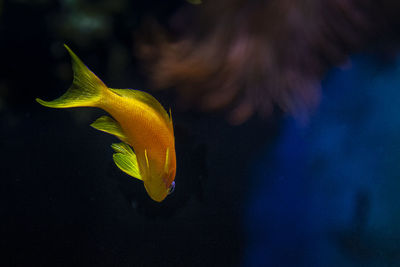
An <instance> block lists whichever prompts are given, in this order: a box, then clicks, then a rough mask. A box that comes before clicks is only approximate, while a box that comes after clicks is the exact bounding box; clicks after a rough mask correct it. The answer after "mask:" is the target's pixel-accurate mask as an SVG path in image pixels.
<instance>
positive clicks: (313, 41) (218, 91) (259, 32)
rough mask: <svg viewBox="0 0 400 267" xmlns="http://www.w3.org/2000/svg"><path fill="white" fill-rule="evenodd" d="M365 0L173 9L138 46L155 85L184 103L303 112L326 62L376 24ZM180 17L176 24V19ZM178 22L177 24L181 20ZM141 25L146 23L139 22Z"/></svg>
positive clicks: (240, 114)
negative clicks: (171, 24) (170, 24)
mask: <svg viewBox="0 0 400 267" xmlns="http://www.w3.org/2000/svg"><path fill="white" fill-rule="evenodd" d="M373 5H377V4H376V3H375V4H374V3H373V1H370V0H328V1H320V0H296V1H293V0H279V1H278V0H270V1H262V0H253V1H247V0H218V1H209V2H207V1H205V2H204V3H203V4H202V5H199V6H189V7H187V8H184V9H182V10H181V11H180V12H178V14H176V17H175V18H174V19H175V20H178V21H180V24H181V25H182V24H183V25H188V26H186V29H183V30H181V32H180V34H175V35H178V37H171V35H172V34H171V33H170V32H171V31H169V32H167V30H166V29H161V27H158V28H156V29H155V30H153V31H151V33H152V34H150V35H152V36H151V38H150V40H143V42H141V44H140V45H139V46H138V54H139V56H140V57H141V58H142V59H144V60H145V61H146V62H147V67H148V70H149V72H150V76H151V77H150V79H151V80H152V82H153V83H154V86H155V87H156V88H168V87H175V88H176V90H177V91H178V94H179V95H180V97H181V102H182V103H183V104H185V105H192V104H196V105H197V106H199V107H200V108H202V109H205V110H214V109H221V108H227V109H229V110H230V111H231V112H230V121H231V122H232V123H241V122H243V121H245V120H246V119H248V118H249V117H250V116H251V115H252V114H254V113H259V114H260V115H262V116H268V115H270V114H271V113H272V112H273V111H274V107H278V108H279V109H281V110H283V111H284V112H290V113H292V114H294V115H295V116H300V117H303V115H306V114H307V111H309V110H310V109H312V108H313V107H315V106H316V104H317V103H318V100H319V95H320V93H319V82H320V79H321V77H322V75H323V74H324V73H325V71H326V70H327V68H328V67H330V66H332V65H338V64H340V63H343V62H345V60H346V58H347V55H348V54H349V53H350V52H353V51H356V49H358V48H360V47H362V46H363V45H365V44H366V43H367V41H368V40H371V37H372V36H374V34H375V33H376V32H377V31H378V30H379V29H380V28H382V25H383V24H384V23H383V20H382V17H383V16H382V14H379V12H378V11H377V10H376V7H375V6H373ZM182 21H183V23H182ZM181 27H182V26H181ZM146 30H147V31H148V30H149V28H146Z"/></svg>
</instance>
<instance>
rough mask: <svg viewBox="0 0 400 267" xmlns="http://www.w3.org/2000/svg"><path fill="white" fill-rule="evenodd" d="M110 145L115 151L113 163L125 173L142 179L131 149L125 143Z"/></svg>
mask: <svg viewBox="0 0 400 267" xmlns="http://www.w3.org/2000/svg"><path fill="white" fill-rule="evenodd" d="M111 147H112V148H113V149H114V151H115V152H117V153H115V154H114V155H113V159H114V162H115V165H117V167H118V168H120V169H121V171H123V172H125V173H126V174H128V175H130V176H132V177H135V178H137V179H139V180H143V179H142V176H141V175H140V171H139V165H138V162H137V158H136V155H135V153H134V152H133V151H132V149H131V148H130V147H129V146H128V145H127V144H125V143H119V144H112V145H111Z"/></svg>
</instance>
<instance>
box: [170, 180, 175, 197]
mask: <svg viewBox="0 0 400 267" xmlns="http://www.w3.org/2000/svg"><path fill="white" fill-rule="evenodd" d="M174 190H175V181H172V184H171V185H170V186H169V188H168V195H170V194H172V192H174Z"/></svg>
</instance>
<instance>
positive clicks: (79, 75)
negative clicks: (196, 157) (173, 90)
mask: <svg viewBox="0 0 400 267" xmlns="http://www.w3.org/2000/svg"><path fill="white" fill-rule="evenodd" d="M64 46H65V48H66V49H67V50H68V52H69V54H70V55H71V58H72V69H73V71H74V80H73V83H72V85H71V87H70V88H69V89H68V90H67V92H65V94H64V95H62V96H61V97H59V98H57V99H55V100H53V101H43V100H41V99H38V98H37V99H36V101H37V102H39V103H40V104H41V105H43V106H46V107H51V108H71V107H97V108H101V109H103V110H105V111H106V112H108V113H109V114H110V115H111V116H112V118H110V117H108V116H102V117H100V118H99V119H97V120H96V121H95V122H94V123H92V124H91V126H92V127H93V128H95V129H97V130H100V131H103V132H106V133H109V134H112V135H115V136H116V137H118V138H119V139H120V140H121V141H122V143H118V144H112V148H113V149H114V150H115V152H116V153H115V154H114V155H113V159H114V162H115V164H116V165H117V166H118V167H119V168H120V169H121V170H122V171H124V172H125V173H127V174H129V175H130V176H132V177H135V178H137V179H139V180H142V181H143V183H144V187H145V188H146V191H147V193H148V194H149V196H150V197H151V198H152V199H153V200H155V201H157V202H161V201H163V200H164V199H165V197H166V196H167V195H168V194H169V193H171V192H172V190H173V189H174V187H175V182H174V179H175V173H176V156H175V137H174V129H173V124H172V117H171V110H170V115H168V113H167V112H166V111H165V109H164V108H163V107H162V105H161V104H160V103H159V102H158V101H157V100H156V99H155V98H154V97H152V96H151V95H149V94H148V93H145V92H142V91H138V90H132V89H112V88H108V87H107V86H106V85H105V84H104V83H103V82H102V81H101V80H100V79H99V78H98V77H97V76H96V75H95V74H94V73H93V72H91V71H90V70H89V69H88V68H87V67H86V66H85V65H84V64H83V62H82V61H81V60H80V59H79V58H78V57H77V56H76V55H75V54H74V52H72V51H71V49H70V48H69V47H68V46H66V45H64ZM131 147H132V148H133V150H132V148H131Z"/></svg>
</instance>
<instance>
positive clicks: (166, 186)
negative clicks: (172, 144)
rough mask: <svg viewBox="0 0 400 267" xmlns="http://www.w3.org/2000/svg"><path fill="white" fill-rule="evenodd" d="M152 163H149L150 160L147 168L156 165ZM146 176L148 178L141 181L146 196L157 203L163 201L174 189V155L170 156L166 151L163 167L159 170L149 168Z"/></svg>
mask: <svg viewBox="0 0 400 267" xmlns="http://www.w3.org/2000/svg"><path fill="white" fill-rule="evenodd" d="M153 163H154V162H151V160H150V163H149V166H157V165H158V164H153ZM158 166H160V165H158ZM161 166H162V165H161ZM157 169H158V170H157ZM160 169H161V170H160ZM147 174H148V176H147V177H146V178H145V179H143V182H144V187H145V188H146V191H147V194H148V195H149V196H150V197H151V198H152V199H153V200H154V201H157V202H161V201H163V200H164V199H165V198H166V197H167V196H168V195H169V194H171V193H172V192H173V191H174V189H175V181H174V180H175V175H176V159H175V153H171V154H170V153H169V150H167V156H166V160H165V163H164V164H163V167H160V168H152V167H149V169H148V172H147Z"/></svg>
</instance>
